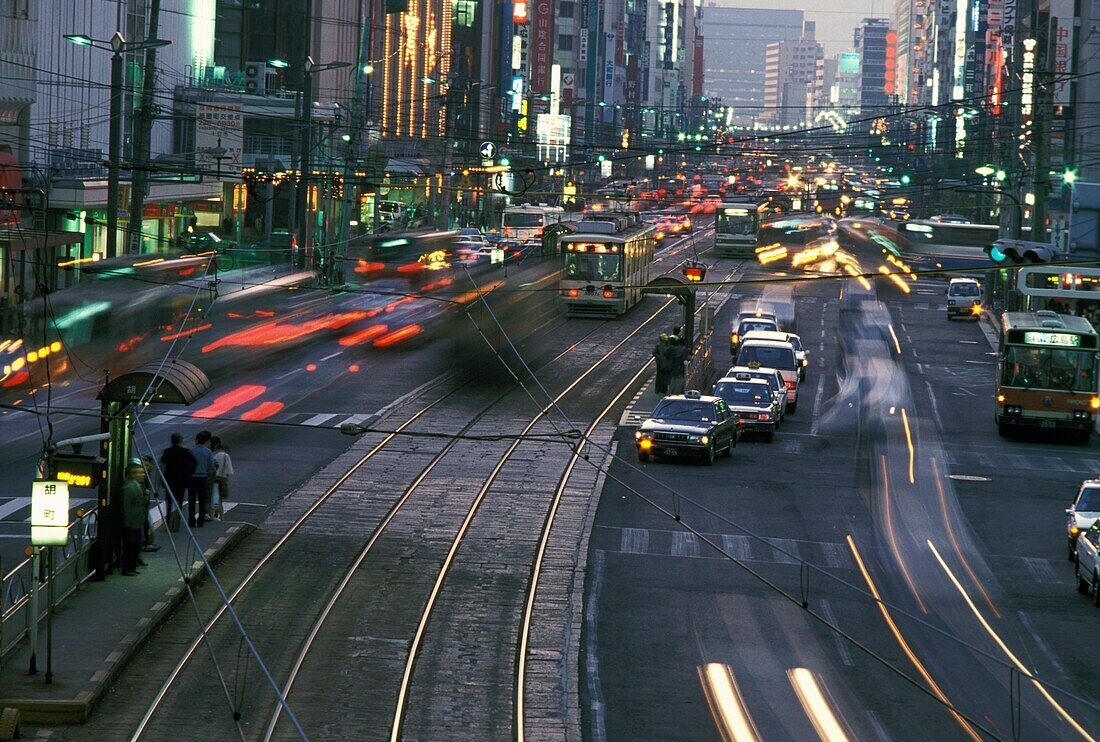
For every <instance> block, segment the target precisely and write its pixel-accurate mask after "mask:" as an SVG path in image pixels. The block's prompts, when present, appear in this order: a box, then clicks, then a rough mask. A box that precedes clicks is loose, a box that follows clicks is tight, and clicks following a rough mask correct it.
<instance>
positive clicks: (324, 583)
mask: <svg viewBox="0 0 1100 742" xmlns="http://www.w3.org/2000/svg"><path fill="white" fill-rule="evenodd" d="M665 307H667V304H665V305H664V306H662V307H661V309H659V310H658V311H657V312H655V313H653V315H651V316H650V317H649V318H648V319H646V320H645V321H644V322H643V323H642V324H641V325H640V326H639V327H638V328H636V329H635V330H633V331H632V332H631V333H630V334H629V335H628V337H627V338H624V339H623V340H622V341H620V343H619V344H618V345H617V346H616V349H618V348H620V347H623V346H624V345H625V343H626V342H627V340H629V339H630V338H631V337H634V336H635V335H636V334H637V333H638V332H640V331H641V330H642V328H644V327H645V326H646V325H647V324H648V323H650V322H652V321H653V320H654V319H655V318H656V317H658V316H659V315H660V314H661V313H662V312H663V311H664V308H665ZM607 324H608V323H601V324H600V325H599V326H597V327H596V328H594V329H593V330H592V331H591V332H590V333H588V334H587V335H586V336H585V337H589V336H591V335H593V334H595V333H597V332H599V331H600V330H601V328H603V327H605V326H606V325H607ZM581 346H582V341H577V342H574V343H572V344H571V345H570V346H569V347H568V348H567V349H566V350H565V351H563V352H562V353H560V354H559V355H558V356H555V357H554V358H553V359H551V360H550V361H549V362H547V363H546V364H545V365H544V369H545V368H548V367H550V366H552V365H553V364H554V363H555V362H557V361H558V360H560V359H561V358H563V357H565V356H567V355H568V354H569V353H571V352H573V351H574V350H576V349H577V348H579V347H581ZM601 362H602V361H601ZM598 366H599V363H597V364H595V365H594V366H591V367H590V368H589V369H588V370H587V371H586V372H585V374H586V375H587V374H590V373H591V372H592V370H593V369H594V368H596V367H598ZM575 385H576V382H575V383H574V385H571V386H570V389H572V388H573V386H575ZM462 388H464V387H463V386H462V385H458V386H454V385H452V387H451V388H449V389H447V390H446V391H445V392H443V393H442V394H440V395H437V398H436V399H435V400H433V401H432V402H430V403H428V404H427V405H423V406H421V407H419V408H418V409H415V410H413V411H411V414H410V413H409V412H406V413H405V419H404V420H403V421H402V422H401V423H400V424H399V425H398V426H396V427H395V428H394V429H393V431H394V432H392V433H389V434H387V435H385V436H382V437H381V439H380V440H378V441H376V442H375V443H374V444H373V445H371V446H370V448H369V450H368V451H367V453H366V454H364V455H362V456H360V457H359V458H358V460H357V461H355V462H354V464H353V465H352V466H350V467H348V468H347V470H346V471H345V472H344V473H343V474H342V475H340V476H339V477H337V478H336V480H335V482H334V483H333V485H331V486H330V487H328V488H326V490H325V492H324V493H323V494H322V495H321V496H320V497H318V498H317V499H316V501H315V502H313V503H312V504H311V505H310V506H309V507H308V508H306V510H305V512H303V513H302V514H301V515H299V516H298V517H297V518H296V520H295V521H294V522H293V523H292V524H290V527H289V528H288V529H287V530H286V532H285V533H283V535H282V536H281V537H280V538H279V539H278V540H277V541H276V542H275V543H274V545H273V546H272V547H271V548H270V549H269V550H268V552H267V554H266V555H264V557H263V558H262V559H260V560H259V561H258V562H257V563H256V565H255V566H253V568H252V569H251V570H250V571H249V572H248V574H247V575H246V576H245V577H244V579H243V580H242V581H241V582H240V583H239V584H238V585H237V586H236V587H235V588H234V590H233V591H232V592H231V593H230V595H229V602H230V603H231V604H232V603H238V602H240V601H242V600H244V601H245V603H247V601H248V591H249V590H250V588H254V587H255V585H256V584H257V583H258V578H262V577H264V576H265V575H267V574H272V575H274V576H273V577H272V578H271V580H273V581H275V582H282V583H286V587H284V589H282V590H279V591H276V592H278V593H281V595H282V598H283V600H282V602H283V603H285V604H284V605H282V606H279V607H276V606H274V605H271V604H270V601H268V600H266V599H262V598H261V599H259V600H257V602H258V603H261V604H263V605H262V606H261V607H260V608H259V610H257V611H254V610H253V609H252V607H251V606H249V605H247V604H242V605H241V606H240V607H239V608H238V611H239V612H240V615H241V616H242V619H243V620H244V622H245V625H246V626H248V627H249V628H250V631H259V630H261V629H257V628H256V623H255V622H254V621H255V618H256V616H257V615H258V616H259V617H261V618H262V617H263V616H269V617H270V616H272V615H285V614H287V613H288V612H289V613H290V615H294V606H295V605H297V606H298V611H297V612H298V613H299V614H302V613H304V611H302V608H303V607H304V606H308V605H320V604H321V603H325V604H326V605H329V604H331V605H333V606H335V605H336V603H337V602H338V600H339V596H340V595H341V594H342V593H343V592H344V590H345V589H346V588H347V585H348V584H350V583H351V582H352V580H353V578H354V575H355V573H356V566H357V565H356V559H355V556H356V555H355V554H351V553H350V551H351V550H350V549H349V548H348V545H347V544H343V545H342V546H341V548H340V549H339V552H340V553H339V554H336V553H335V551H334V549H333V545H332V543H331V542H328V543H326V542H325V540H324V538H320V539H319V538H317V537H318V536H319V535H322V533H321V532H324V531H326V530H329V531H331V530H332V528H331V527H332V526H333V525H337V526H341V527H344V528H346V527H347V525H349V524H359V525H362V526H367V527H369V526H368V524H370V523H372V522H373V523H375V524H377V526H376V527H377V528H378V529H379V530H378V536H381V535H382V534H383V533H384V532H385V529H386V528H387V527H388V522H389V521H388V520H387V516H385V515H381V516H380V517H375V516H374V515H364V514H363V513H362V512H346V511H358V509H357V508H354V507H350V508H349V507H348V505H349V503H347V502H343V501H342V500H341V499H340V498H337V497H336V495H338V494H346V490H347V489H348V488H349V487H348V485H349V482H350V483H352V484H354V482H352V480H353V479H355V478H356V476H357V475H358V474H361V473H362V469H363V468H364V467H365V466H366V464H367V463H368V462H372V461H375V460H376V459H379V458H381V457H382V456H383V455H385V456H387V457H388V458H389V461H388V463H387V462H383V463H384V464H386V465H385V466H384V467H383V471H382V472H380V474H379V478H380V481H386V482H392V481H394V477H396V476H399V475H400V472H402V471H407V470H408V469H409V468H411V467H409V466H408V464H409V463H411V462H410V458H412V457H417V456H419V457H421V458H423V457H424V456H428V457H429V461H428V463H427V464H425V465H424V466H422V467H420V474H418V476H417V477H416V478H414V480H413V482H412V483H410V486H409V487H407V488H405V492H406V494H405V495H403V496H402V497H401V498H400V499H399V500H398V502H397V503H394V505H393V507H394V515H396V514H398V513H400V511H401V510H400V509H401V508H403V507H405V503H406V502H407V501H408V499H409V497H410V496H411V495H412V494H413V493H414V492H415V491H416V490H418V489H419V488H420V483H421V482H423V480H424V479H425V478H427V477H429V476H430V475H431V473H432V472H433V471H434V470H435V469H436V467H437V466H438V465H439V464H440V462H442V461H443V460H444V458H445V457H447V456H448V455H450V454H452V452H453V451H454V449H455V448H456V447H458V444H459V443H460V442H461V441H462V438H460V437H458V436H462V435H465V434H467V433H469V432H470V431H473V430H475V428H476V426H477V425H478V424H479V422H481V421H482V420H483V419H484V418H485V417H486V416H487V415H488V414H489V411H490V410H492V409H493V408H494V407H496V406H497V405H498V404H499V403H500V402H501V401H502V400H504V399H505V398H507V397H508V396H509V395H510V394H516V392H515V391H514V389H513V390H512V391H511V392H507V393H504V394H498V395H496V397H495V398H493V399H491V400H489V401H486V400H485V399H484V395H482V396H481V397H478V398H477V399H473V400H464V402H465V403H468V404H461V405H458V406H459V407H463V406H465V407H467V409H466V410H465V413H466V414H465V415H464V416H459V419H465V420H466V421H467V422H466V423H464V424H460V425H458V426H457V430H456V429H455V422H454V421H453V420H452V421H451V423H452V424H451V427H450V431H451V433H452V435H454V436H456V437H452V438H450V439H449V440H448V442H447V443H445V444H444V446H443V447H442V448H441V449H440V450H437V451H434V453H433V452H429V453H424V452H423V451H421V450H420V446H422V445H423V443H422V442H423V441H425V440H432V441H438V440H440V439H439V438H432V439H425V438H416V437H408V435H407V434H412V433H416V432H417V431H418V429H419V428H420V427H422V426H428V427H431V426H432V424H434V423H431V421H430V420H429V418H430V417H431V415H429V413H439V412H442V410H443V408H444V407H447V408H448V410H449V411H450V412H451V413H452V414H453V413H454V410H453V409H451V408H452V407H453V405H454V403H455V401H456V397H457V395H458V392H459V391H460V390H461V389H462ZM425 391H427V390H425ZM566 393H568V390H567V391H566V392H563V393H562V395H560V396H564V394H566ZM524 404H525V405H527V406H529V404H530V400H529V399H525V400H524ZM547 410H548V408H543V409H542V410H541V411H540V412H539V415H538V416H537V417H536V420H535V422H537V420H538V419H539V418H541V417H542V416H544V415H545V413H546V412H547ZM395 412H397V410H395ZM429 423H431V424H429ZM533 425H534V422H532V424H531V425H530V426H529V427H528V430H530V429H531V428H532V427H533ZM490 427H491V428H492V429H495V430H497V431H498V432H499V423H494V424H493V425H491V426H490ZM402 434H405V435H402ZM395 441H410V442H413V443H414V444H415V445H412V446H408V447H401V446H397V447H396V448H395ZM484 445H485V444H484V442H479V447H483V446H484ZM516 447H517V446H512V450H515V448H516ZM398 449H402V450H398ZM403 476H405V477H406V478H407V475H403ZM485 489H486V491H487V490H488V488H487V487H486V488H485ZM357 492H358V493H359V494H360V495H361V494H362V493H363V492H365V490H357ZM340 503H343V505H342V506H340V507H332V506H333V505H339V504H340ZM326 506H328V507H326ZM322 515H323V517H320V516H322ZM391 520H392V519H391ZM322 521H323V523H321V524H320V525H318V523H319V522H322ZM364 530H366V528H364ZM315 531H317V532H315ZM328 535H331V534H328ZM299 541H302V542H306V543H307V545H306V546H304V547H297V546H295V548H293V549H289V548H288V545H289V544H292V543H294V544H297V542H299ZM460 541H461V539H459V542H460ZM376 542H377V538H376V537H373V536H372V538H371V539H369V540H368V541H367V544H366V546H365V548H362V549H361V550H360V552H359V553H361V554H363V556H364V557H365V556H366V554H367V553H369V552H370V550H371V549H373V548H374V546H373V544H374V543H376ZM359 543H360V544H361V545H362V542H361V541H359ZM309 564H314V565H317V566H322V565H323V566H336V565H337V564H340V565H345V564H350V565H351V567H350V568H347V569H345V570H344V577H343V579H341V580H340V581H338V582H337V581H336V580H334V579H331V578H330V579H327V580H318V579H316V575H310V574H307V573H308V570H306V569H304V566H306V565H309ZM295 573H301V574H300V577H301V579H300V580H298V581H297V582H298V585H297V586H294V585H293V582H294V580H293V579H291V580H288V579H286V578H287V577H288V576H294V575H295ZM334 582H335V583H336V584H335V586H333V583H334ZM303 585H308V586H309V587H308V589H306V588H303ZM288 588H289V589H288ZM256 592H258V593H265V591H264V590H262V589H256ZM271 592H272V590H270V589H269V590H267V591H266V593H267V596H268V597H270V593H271ZM326 592H327V593H328V595H327V596H326V595H325V594H324V593H326ZM326 598H327V602H326ZM227 610H228V608H227V606H226V605H222V606H221V607H220V608H219V609H218V610H217V611H216V612H215V613H214V616H213V617H212V618H211V619H210V620H209V621H207V623H206V626H205V630H204V631H203V632H202V633H201V634H200V635H199V636H198V637H196V638H195V639H194V640H193V641H192V642H191V644H190V645H189V647H188V649H187V650H186V652H185V653H184V655H183V657H182V658H181V660H180V661H179V662H178V663H177V665H176V667H175V669H174V670H173V671H172V672H171V673H170V675H169V676H168V679H167V680H166V681H165V682H164V683H163V685H162V686H161V688H160V690H159V691H158V692H157V694H156V696H155V697H154V700H153V702H152V704H150V706H149V707H148V708H147V709H146V712H145V714H144V716H143V717H142V719H141V721H140V723H139V724H138V726H137V728H136V729H135V730H134V732H133V735H132V736H133V738H134V739H138V738H143V737H147V736H148V737H153V736H162V735H161V734H160V733H159V732H157V730H156V727H157V724H156V723H155V719H156V717H157V716H158V714H164V713H166V712H167V714H168V716H174V714H172V713H171V710H170V709H167V708H166V706H171V705H173V704H174V703H178V700H177V699H176V698H175V697H176V696H178V686H179V685H180V683H181V682H182V681H183V679H184V676H185V675H186V674H187V670H188V667H189V665H190V664H191V663H192V661H193V659H194V658H195V655H196V653H197V652H198V650H199V649H200V648H201V646H202V644H203V641H204V636H208V637H209V639H208V641H210V642H211V643H212V644H215V643H216V644H217V645H218V650H217V651H218V652H219V653H223V654H222V656H225V655H224V653H225V652H232V651H234V647H232V646H231V645H232V644H233V641H234V639H233V636H234V634H235V632H233V631H230V630H228V627H227V626H226V622H224V621H222V619H223V617H224V616H225V613H226V612H227ZM329 611H331V608H328V609H326V610H325V611H324V612H323V613H322V615H327V613H328V612H329ZM297 623H298V626H297V629H298V630H297V631H295V630H294V627H290V626H286V625H283V626H280V629H281V630H282V631H281V633H283V634H284V635H285V636H283V637H282V639H283V640H287V641H285V643H287V644H290V645H295V644H296V643H295V642H294V641H292V640H291V636H305V637H307V638H308V637H310V636H311V635H316V634H317V633H319V632H320V630H321V627H322V625H323V623H324V618H321V619H320V620H319V621H318V620H315V621H314V622H313V624H312V625H311V626H310V627H309V630H308V631H306V630H303V629H304V626H302V624H303V623H304V622H301V621H299V622H297ZM219 624H220V625H221V626H222V631H221V632H220V633H222V634H225V635H224V636H220V637H219V636H215V635H214V634H213V633H212V632H214V631H215V629H217V627H218V626H219ZM270 628H271V627H270V625H269V626H265V627H263V630H269V629H270ZM238 640H239V637H238ZM314 640H315V639H309V640H308V641H307V642H305V644H306V646H307V647H308V646H309V645H310V644H312V642H313V641H314ZM271 643H272V642H270V641H264V640H263V639H261V640H260V644H261V646H266V647H267V648H268V650H270V645H271ZM307 653H308V648H307V649H306V651H305V652H299V654H300V655H301V657H302V661H301V662H299V661H297V657H295V658H294V659H295V661H294V662H287V661H286V658H285V657H283V659H282V660H281V661H280V660H279V658H278V657H275V656H276V655H278V654H279V652H274V653H273V652H271V651H264V655H263V656H264V659H265V661H272V664H273V666H274V668H273V669H274V671H275V674H276V676H277V677H279V676H283V675H285V672H280V671H281V670H282V669H283V668H285V666H287V665H290V666H291V667H294V666H295V665H297V666H299V667H300V666H301V664H302V662H304V659H305V656H306V654H307ZM282 654H283V655H285V654H286V652H285V651H284V652H282ZM272 657H275V659H274V660H272ZM192 674H201V673H192ZM296 674H297V671H295V672H294V673H293V675H296ZM293 675H292V677H293ZM288 687H290V686H289V685H288ZM265 692H266V694H267V695H268V697H269V698H270V695H271V691H270V689H269V688H267V687H265V688H262V689H255V691H254V693H245V694H243V695H242V696H241V698H243V699H244V701H243V702H242V703H240V704H238V706H239V708H238V711H240V710H241V709H242V708H245V707H246V706H247V705H248V704H249V703H250V702H251V701H252V700H254V699H250V698H249V696H251V695H254V694H257V693H258V694H259V695H261V696H262V695H263V694H264V693H265ZM185 695H188V697H192V696H193V695H194V694H185ZM202 695H203V697H204V698H205V697H206V696H207V694H206V693H203V694H202ZM219 698H220V703H221V704H222V705H223V706H224V693H223V692H222V691H221V690H220V688H219V689H218V695H217V696H216V697H215V696H214V695H213V694H212V693H211V694H210V698H205V700H206V701H209V702H211V703H214V704H216V703H219V700H218V699H219ZM186 707H187V704H186V703H185V704H182V705H181V709H180V710H181V711H182V710H183V709H185V708H186ZM205 707H206V708H207V709H209V708H210V706H209V705H207V706H205ZM227 713H228V712H227ZM167 726H169V727H172V726H174V725H172V724H168V725H167ZM270 726H271V728H272V729H274V724H273V723H272V724H271V725H270ZM237 733H238V734H239V736H241V737H242V738H248V737H249V736H250V735H251V730H250V728H249V725H248V724H247V723H245V724H239V725H238V726H237Z"/></svg>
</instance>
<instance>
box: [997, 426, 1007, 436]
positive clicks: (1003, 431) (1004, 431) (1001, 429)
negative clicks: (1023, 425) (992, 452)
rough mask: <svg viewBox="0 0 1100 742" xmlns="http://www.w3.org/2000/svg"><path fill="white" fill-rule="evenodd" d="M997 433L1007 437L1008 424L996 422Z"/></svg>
mask: <svg viewBox="0 0 1100 742" xmlns="http://www.w3.org/2000/svg"><path fill="white" fill-rule="evenodd" d="M997 435H999V436H1001V437H1002V438H1007V437H1008V426H1007V425H1005V424H1004V423H997Z"/></svg>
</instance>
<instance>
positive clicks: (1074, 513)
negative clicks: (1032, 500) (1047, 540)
mask: <svg viewBox="0 0 1100 742" xmlns="http://www.w3.org/2000/svg"><path fill="white" fill-rule="evenodd" d="M1097 519H1100V479H1086V480H1085V481H1084V482H1082V483H1081V486H1080V487H1079V488H1078V490H1077V497H1075V498H1073V502H1072V503H1071V504H1070V506H1069V507H1068V508H1066V546H1067V547H1068V555H1069V560H1070V561H1071V562H1072V561H1073V559H1074V557H1075V556H1076V555H1077V538H1078V537H1079V536H1080V535H1081V533H1082V532H1083V531H1087V530H1088V529H1089V526H1091V525H1092V524H1093V523H1095V522H1096V521H1097Z"/></svg>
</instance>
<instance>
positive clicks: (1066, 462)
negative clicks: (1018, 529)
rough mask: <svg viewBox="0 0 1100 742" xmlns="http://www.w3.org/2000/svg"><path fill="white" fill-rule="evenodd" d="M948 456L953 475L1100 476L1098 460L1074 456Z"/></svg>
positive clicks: (950, 451)
mask: <svg viewBox="0 0 1100 742" xmlns="http://www.w3.org/2000/svg"><path fill="white" fill-rule="evenodd" d="M944 454H945V456H946V458H947V463H948V465H949V466H950V467H951V473H953V474H954V473H967V474H969V473H972V472H974V471H976V470H980V471H994V472H998V473H999V476H1008V475H1009V473H1010V472H1012V471H1027V472H1036V471H1046V472H1051V473H1061V474H1076V475H1082V476H1088V477H1094V476H1100V458H1097V457H1095V456H1086V455H1076V456H1075V455H1072V454H1069V455H1064V456H1055V455H1051V454H1040V453H1031V454H1024V453H1004V452H1001V451H994V450H989V451H968V450H959V449H948V450H947V451H945V452H944ZM995 476H996V475H995ZM1067 497H1068V495H1067Z"/></svg>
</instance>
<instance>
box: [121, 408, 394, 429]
mask: <svg viewBox="0 0 1100 742" xmlns="http://www.w3.org/2000/svg"><path fill="white" fill-rule="evenodd" d="M229 417H230V418H231V419H230V420H227V421H225V422H232V418H233V417H234V416H232V415H230V416H229ZM376 418H377V414H376V413H373V412H366V413H354V414H353V413H350V412H278V413H276V414H274V415H272V416H271V417H267V418H264V420H263V422H265V423H273V424H277V425H301V426H303V427H309V428H339V427H340V426H342V425H349V424H351V425H367V424H369V422H373V420H374V419H376ZM368 421H369V422H368ZM142 422H143V424H145V425H169V426H172V425H188V426H192V425H193V426H205V427H210V426H211V425H214V424H216V423H218V422H219V421H218V420H217V419H211V418H208V417H196V416H195V415H194V410H189V409H177V410H165V411H158V414H156V415H153V416H151V417H149V418H146V419H145V420H143V421H142Z"/></svg>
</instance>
